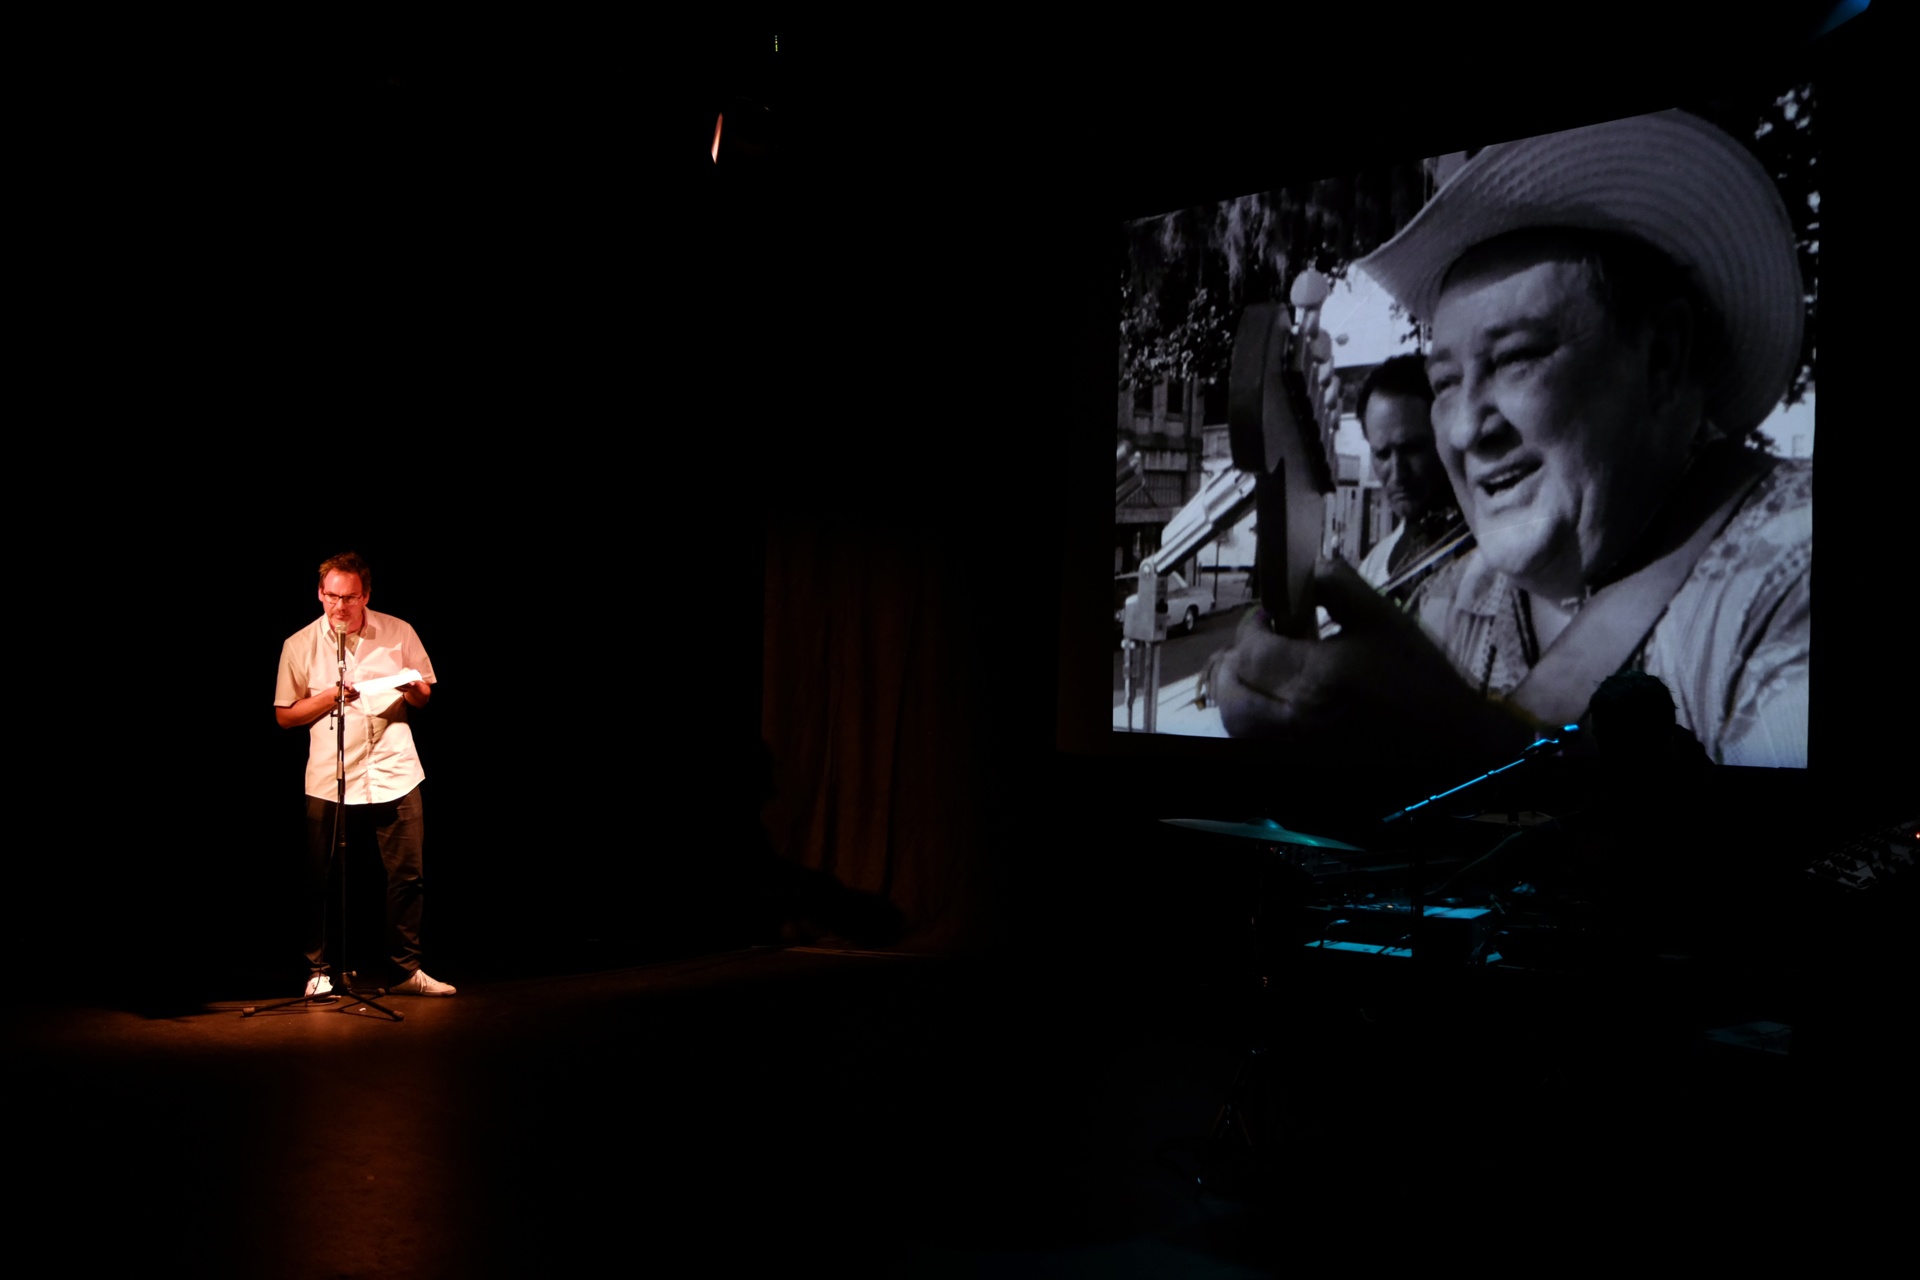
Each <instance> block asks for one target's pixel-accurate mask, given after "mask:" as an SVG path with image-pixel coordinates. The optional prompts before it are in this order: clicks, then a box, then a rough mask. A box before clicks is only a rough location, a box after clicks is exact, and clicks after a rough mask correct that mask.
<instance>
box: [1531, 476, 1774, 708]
mask: <svg viewBox="0 0 1920 1280" xmlns="http://www.w3.org/2000/svg"><path fill="white" fill-rule="evenodd" d="M1701 462H1702V464H1703V470H1704V471H1705V472H1706V474H1704V475H1702V476H1701V477H1700V481H1699V483H1698V484H1697V485H1695V486H1689V487H1690V488H1691V489H1692V492H1693V495H1694V499H1693V501H1687V500H1686V499H1685V498H1683V499H1682V500H1681V501H1680V502H1679V503H1677V504H1676V506H1677V508H1678V509H1677V510H1676V511H1675V518H1676V523H1679V522H1682V521H1683V519H1684V516H1685V514H1687V513H1689V512H1692V511H1698V510H1699V509H1700V508H1701V507H1702V506H1703V505H1704V504H1705V503H1706V502H1710V501H1712V500H1713V497H1714V495H1716V494H1719V495H1724V496H1722V497H1721V500H1720V502H1719V504H1718V505H1717V506H1716V507H1714V508H1713V509H1712V510H1711V511H1710V512H1709V513H1708V514H1707V515H1706V517H1705V518H1704V519H1702V520H1701V521H1700V523H1699V524H1698V525H1697V526H1695V528H1694V530H1693V532H1692V534H1691V535H1690V536H1688V537H1687V538H1686V539H1685V540H1684V541H1682V542H1681V543H1680V544H1679V545H1677V546H1675V547H1674V548H1673V549H1672V550H1671V551H1668V552H1667V553H1666V554H1664V555H1662V556H1659V557H1657V558H1656V559H1654V560H1653V561H1652V562H1651V563H1649V564H1647V565H1646V566H1645V567H1643V568H1641V569H1638V570H1636V571H1634V572H1633V573H1630V574H1628V575H1627V576H1626V577H1624V578H1621V579H1620V580H1619V581H1617V582H1613V583H1610V584H1608V585H1607V586H1605V587H1603V588H1601V589H1600V590H1599V591H1597V592H1595V593H1594V595H1593V597H1592V598H1591V599H1589V600H1588V601H1587V602H1586V604H1585V605H1584V606H1583V607H1582V608H1581V610H1580V612H1579V613H1577V614H1575V615H1574V617H1573V620H1572V621H1571V622H1569V623H1568V624H1567V626H1566V629H1565V630H1564V631H1562V632H1561V633H1560V635H1559V637H1558V638H1557V639H1555V640H1554V642H1553V644H1552V645H1550V646H1548V648H1547V651H1546V652H1545V653H1543V654H1541V655H1540V661H1539V662H1538V663H1537V664H1535V666H1534V668H1533V670H1532V671H1530V672H1528V673H1527V677H1526V679H1524V680H1522V681H1521V682H1520V684H1519V685H1518V686H1517V687H1516V688H1515V689H1514V691H1513V692H1512V693H1511V694H1509V695H1508V696H1507V700H1508V701H1509V702H1511V703H1514V704H1516V705H1518V706H1519V707H1521V708H1522V709H1523V710H1525V711H1527V712H1530V713H1531V714H1532V715H1534V716H1536V717H1538V718H1539V719H1540V720H1541V721H1542V722H1543V723H1546V724H1568V723H1571V722H1573V721H1575V720H1578V719H1579V718H1580V717H1581V716H1582V715H1584V714H1586V710H1587V703H1588V702H1590V701H1591V700H1592V698H1593V691H1594V690H1595V689H1596V688H1598V687H1599V685H1600V682H1601V681H1602V680H1605V679H1606V678H1607V677H1608V676H1610V675H1612V674H1613V673H1614V672H1616V671H1618V670H1619V669H1620V668H1621V667H1622V666H1624V665H1625V664H1626V662H1627V660H1628V659H1629V658H1631V657H1632V656H1633V655H1634V653H1635V652H1636V651H1637V650H1638V649H1639V648H1640V646H1641V644H1642V643H1644V642H1645V640H1646V638H1647V636H1648V635H1649V634H1650V633H1651V632H1652V631H1653V627H1654V624H1655V623H1657V622H1659V621H1660V617H1661V615H1662V614H1664V613H1665V612H1666V611H1667V606H1668V605H1669V604H1671V603H1673V598H1674V596H1675V595H1677V594H1678V593H1679V591H1680V588H1681V586H1682V585H1684V584H1685V582H1686V580H1687V576H1688V575H1689V574H1690V573H1692V572H1693V567H1694V565H1696V564H1698V563H1699V562H1700V557H1701V556H1703V555H1705V554H1706V550H1707V547H1708V546H1709V545H1710V544H1711V543H1712V542H1713V540H1714V539H1715V538H1717V537H1719V536H1720V532H1721V530H1723V529H1725V528H1726V527H1727V525H1728V523H1729V522H1731V521H1732V519H1733V513H1734V512H1735V511H1736V510H1738V509H1739V506H1740V504H1741V503H1742V502H1743V501H1745V500H1746V497H1747V495H1748V494H1749V493H1751V492H1752V491H1753V487H1754V485H1756V484H1758V483H1759V482H1760V477H1761V476H1763V475H1765V474H1766V472H1767V470H1768V468H1769V467H1770V466H1771V464H1770V463H1769V462H1767V461H1766V460H1765V459H1763V458H1760V457H1758V456H1756V455H1752V454H1749V453H1748V452H1747V451H1746V450H1745V449H1730V450H1729V452H1728V453H1727V454H1723V455H1721V456H1720V457H1719V458H1715V459H1713V460H1712V461H1711V462H1709V460H1708V459H1706V458H1703V459H1701Z"/></svg>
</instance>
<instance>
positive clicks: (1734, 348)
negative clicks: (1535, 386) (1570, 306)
mask: <svg viewBox="0 0 1920 1280" xmlns="http://www.w3.org/2000/svg"><path fill="white" fill-rule="evenodd" d="M1535 227H1578V228H1582V229H1585V230H1589V231H1610V232H1617V233H1620V234H1624V235H1628V236H1632V237H1634V238H1636V239H1639V240H1642V241H1644V242H1645V243H1647V244H1648V245H1651V246H1652V247H1653V248H1655V249H1658V250H1660V251H1661V252H1662V253H1664V254H1666V255H1667V256H1668V257H1669V258H1672V259H1673V260H1674V261H1675V262H1676V263H1678V264H1679V265H1681V266H1682V267H1685V268H1687V269H1688V270H1689V271H1690V273H1691V274H1692V276H1693V279H1694V282H1695V284H1696V285H1697V286H1698V287H1699V288H1700V290H1701V291H1702V292H1703V293H1704V294H1705V296H1706V300H1707V302H1708V304H1709V305H1710V306H1712V307H1713V309H1714V313H1715V318H1716V320H1717V321H1718V324H1719V328H1720V337H1721V343H1720V349H1719V351H1718V353H1717V356H1718V358H1717V359H1716V360H1715V361H1714V363H1713V366H1712V367H1710V368H1707V369H1706V370H1704V371H1703V372H1704V373H1705V376H1706V386H1707V402H1708V406H1709V411H1710V412H1711V413H1712V415H1713V419H1714V422H1715V423H1716V424H1718V426H1719V427H1720V428H1721V429H1722V430H1724V431H1726V432H1728V433H1730V434H1733V435H1744V434H1745V433H1746V432H1748V431H1749V430H1751V429H1752V428H1754V427H1756V426H1758V425H1759V424H1760V422H1761V420H1762V419H1764V418H1765V417H1766V416H1767V414H1769V413H1770V412H1772V411H1773V408H1774V406H1775V405H1777V404H1778V403H1779V402H1780V398H1781V396H1782V394H1783V393H1784V392H1785V391H1786V389H1787V384H1788V381H1789V380H1790V379H1791V378H1792V376H1793V373H1794V370H1795V369H1796V368H1797V367H1798V365H1799V361H1800V336H1801V331H1802V326H1803V325H1804V323H1805V319H1806V299H1805V292H1806V290H1805V285H1804V283H1803V282H1802V280H1801V278H1800V262H1799V258H1798V256H1797V254H1796V252H1795V249H1794V233H1793V222H1792V220H1791V219H1790V218H1789V217H1788V216H1787V210H1786V206H1785V205H1784V204H1782V203H1781V200H1780V193H1779V191H1778V190H1776V189H1775V187H1774V184H1773V181H1772V179H1771V178H1769V177H1768V176H1767V172H1766V170H1765V169H1763V168H1761V166H1760V162H1759V161H1758V160H1756V159H1755V158H1754V157H1753V154H1752V153H1751V152H1749V151H1748V150H1747V149H1746V148H1745V147H1743V146H1741V145H1740V143H1739V142H1737V141H1735V140H1734V139H1733V138H1731V137H1729V136H1727V135H1726V134H1725V133H1723V132H1721V131H1720V130H1719V129H1717V128H1715V127H1714V126H1713V125H1711V124H1708V123H1707V122H1706V121H1705V120H1702V119H1700V118H1699V117H1698V116H1692V115H1688V114H1687V113H1685V112H1683V111H1663V112H1659V113H1657V114H1655V115H1646V116H1633V117H1631V118H1629V119H1626V120H1612V121H1609V122H1607V123H1606V124H1596V125H1590V126H1588V127H1586V128H1583V129H1569V130H1567V131H1565V132H1564V133H1547V134H1541V135H1540V136H1539V137H1535V138H1522V139H1521V140H1520V141H1518V142H1508V143H1502V144H1499V145H1497V146H1491V147H1488V148H1487V149H1485V150H1484V151H1481V152H1480V153H1479V154H1478V155H1476V156H1474V157H1473V158H1472V159H1471V160H1469V161H1467V162H1466V163H1465V164H1464V165H1462V166H1461V167H1460V169H1459V170H1458V171H1457V172H1456V173H1455V174H1454V175H1453V177H1452V179H1451V180H1450V181H1448V182H1447V184H1446V185H1445V186H1444V187H1442V188H1441V189H1440V191H1439V192H1438V193H1437V194H1436V195H1435V196H1434V197H1433V199H1432V200H1430V201H1428V202H1427V204H1426V207H1425V208H1423V209H1421V210H1420V212H1419V213H1418V214H1416V215H1415V216H1414V219H1413V221H1412V222H1409V223H1408V224H1407V225H1406V226H1405V227H1404V228H1402V229H1401V231H1400V234H1399V235H1397V236H1395V237H1394V238H1393V239H1392V240H1390V241H1388V242H1387V243H1386V244H1384V245H1382V246H1380V248H1378V249H1376V250H1375V251H1374V252H1373V253H1371V254H1369V255H1368V256H1367V257H1365V258H1362V259H1361V260H1360V261H1359V262H1358V263H1357V264H1356V265H1357V266H1359V267H1360V268H1361V269H1362V270H1364V271H1366V273H1367V274H1368V275H1370V276H1372V277H1373V278H1374V279H1375V280H1377V281H1378V282H1379V283H1380V285H1381V287H1382V288H1384V289H1385V290H1386V291H1387V292H1388V293H1390V294H1392V295H1393V297H1394V299H1395V300H1396V301H1398V302H1399V303H1400V305H1401V306H1403V307H1405V308H1407V310H1409V311H1411V312H1412V313H1413V314H1414V315H1415V316H1416V317H1418V318H1420V319H1421V320H1431V319H1432V318H1433V310H1434V304H1435V302H1436V301H1438V299H1439V296H1440V286H1441V284H1442V282H1443V281H1444V280H1445V279H1446V275H1447V271H1448V269H1449V268H1451V267H1452V266H1453V264H1454V263H1455V262H1456V261H1458V260H1459V258H1460V255H1461V254H1463V253H1465V252H1466V251H1467V250H1469V249H1471V248H1473V247H1474V246H1475V245H1478V244H1481V243H1484V242H1485V241H1488V240H1491V239H1493V238H1494V237H1495V236H1499V235H1504V234H1506V233H1507V232H1509V231H1521V230H1525V229H1528V228H1535Z"/></svg>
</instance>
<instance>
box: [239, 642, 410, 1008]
mask: <svg viewBox="0 0 1920 1280" xmlns="http://www.w3.org/2000/svg"><path fill="white" fill-rule="evenodd" d="M333 640H334V648H335V653H336V656H337V657H338V659H339V668H338V674H337V676H336V679H335V682H334V689H333V712H332V715H333V859H334V863H335V865H336V866H338V867H339V868H340V985H339V986H337V987H335V988H334V989H333V990H332V991H330V992H328V993H327V994H325V995H317V996H309V995H299V996H295V997H294V998H293V999H291V1000H282V1001H281V1002H280V1003H278V1004H270V1005H266V1006H264V1007H263V1008H256V1007H254V1006H252V1005H249V1006H248V1007H247V1008H245V1009H242V1010H241V1011H240V1013H241V1016H242V1017H246V1018H251V1017H252V1016H253V1015H254V1014H255V1013H270V1012H272V1011H273V1010H275V1009H285V1008H287V1007H288V1006H290V1005H296V1004H332V1003H333V1001H334V1000H335V998H336V997H338V996H339V995H341V994H345V995H346V996H347V997H348V999H349V1001H350V1002H351V1003H352V1004H354V1005H356V1006H362V1005H363V1006H365V1007H366V1008H369V1009H377V1010H379V1011H380V1012H381V1013H384V1014H386V1015H387V1016H388V1017H389V1018H391V1019H393V1020H394V1021H395V1022H405V1021H406V1018H405V1017H404V1016H403V1015H401V1014H399V1013H396V1012H395V1011H394V1010H392V1009H389V1008H387V1007H386V1006H385V1005H383V1004H381V1003H380V1002H379V1001H377V1000H374V999H371V998H370V997H368V996H365V995H363V994H361V993H360V992H359V991H358V990H357V989H356V988H355V987H354V985H353V983H354V978H355V977H356V976H357V975H356V974H355V973H354V971H353V970H351V969H349V968H347V936H348V930H347V630H346V624H345V623H335V624H334V627H333ZM323 936H324V935H323ZM381 994H382V995H385V994H386V992H385V990H384V989H383V990H382V991H381Z"/></svg>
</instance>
